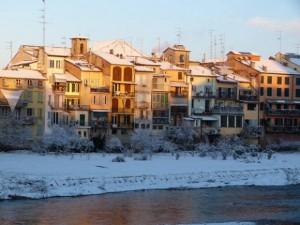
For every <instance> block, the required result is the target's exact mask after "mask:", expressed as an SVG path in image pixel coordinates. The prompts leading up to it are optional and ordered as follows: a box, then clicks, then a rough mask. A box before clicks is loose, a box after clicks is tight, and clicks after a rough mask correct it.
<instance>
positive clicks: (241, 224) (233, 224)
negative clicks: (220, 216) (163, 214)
mask: <svg viewBox="0 0 300 225" xmlns="http://www.w3.org/2000/svg"><path fill="white" fill-rule="evenodd" d="M255 224H256V223H252V222H226V223H203V224H181V225H255Z"/></svg>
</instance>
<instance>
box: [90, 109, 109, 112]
mask: <svg viewBox="0 0 300 225" xmlns="http://www.w3.org/2000/svg"><path fill="white" fill-rule="evenodd" d="M91 111H92V112H111V110H109V109H94V110H91Z"/></svg>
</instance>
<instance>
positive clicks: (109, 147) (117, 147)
mask: <svg viewBox="0 0 300 225" xmlns="http://www.w3.org/2000/svg"><path fill="white" fill-rule="evenodd" d="M123 148H124V147H123V144H122V142H121V141H120V139H119V138H117V137H114V136H113V137H111V138H110V139H109V140H108V141H107V143H106V145H105V149H106V151H108V152H123Z"/></svg>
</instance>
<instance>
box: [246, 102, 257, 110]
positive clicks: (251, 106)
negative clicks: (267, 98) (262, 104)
mask: <svg viewBox="0 0 300 225" xmlns="http://www.w3.org/2000/svg"><path fill="white" fill-rule="evenodd" d="M255 107H256V104H253V103H248V104H247V110H249V111H254V110H255Z"/></svg>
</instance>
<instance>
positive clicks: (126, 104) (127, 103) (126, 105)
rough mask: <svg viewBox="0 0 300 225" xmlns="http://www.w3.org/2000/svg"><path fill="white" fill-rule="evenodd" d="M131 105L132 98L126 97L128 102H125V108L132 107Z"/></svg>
mask: <svg viewBox="0 0 300 225" xmlns="http://www.w3.org/2000/svg"><path fill="white" fill-rule="evenodd" d="M130 106H131V103H130V100H129V99H126V102H125V108H126V109H130Z"/></svg>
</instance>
